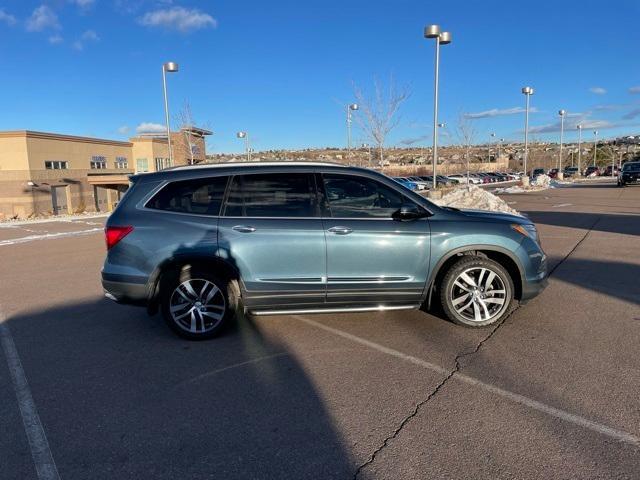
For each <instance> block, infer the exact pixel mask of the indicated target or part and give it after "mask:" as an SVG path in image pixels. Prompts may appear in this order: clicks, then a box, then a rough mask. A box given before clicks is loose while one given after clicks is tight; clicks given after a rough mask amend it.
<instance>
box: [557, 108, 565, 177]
mask: <svg viewBox="0 0 640 480" xmlns="http://www.w3.org/2000/svg"><path fill="white" fill-rule="evenodd" d="M566 114H567V112H566V111H565V110H558V115H560V153H559V154H558V174H560V172H561V171H562V141H563V140H564V116H565V115H566Z"/></svg>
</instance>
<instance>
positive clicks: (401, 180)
mask: <svg viewBox="0 0 640 480" xmlns="http://www.w3.org/2000/svg"><path fill="white" fill-rule="evenodd" d="M393 179H394V180H395V181H396V182H398V183H399V184H400V185H402V186H403V187H406V188H408V189H409V190H411V191H416V190H418V184H417V183H416V182H412V181H411V180H409V179H407V178H404V177H393Z"/></svg>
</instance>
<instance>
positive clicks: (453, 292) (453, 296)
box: [440, 255, 514, 327]
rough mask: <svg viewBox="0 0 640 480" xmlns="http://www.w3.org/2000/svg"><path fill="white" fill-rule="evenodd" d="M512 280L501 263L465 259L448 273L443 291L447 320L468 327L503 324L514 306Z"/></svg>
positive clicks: (475, 258)
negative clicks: (501, 322)
mask: <svg viewBox="0 0 640 480" xmlns="http://www.w3.org/2000/svg"><path fill="white" fill-rule="evenodd" d="M513 292H514V287H513V280H512V279H511V276H510V275H509V273H508V272H507V270H506V269H505V268H504V267H503V266H502V265H500V264H499V263H498V262H496V261H494V260H491V259H489V258H485V257H479V256H471V255H468V256H467V255H465V256H463V257H461V259H460V260H458V261H457V262H456V263H454V264H453V265H452V266H451V268H450V269H449V270H448V271H447V273H446V274H445V276H444V278H443V279H442V284H441V288H440V300H441V302H442V308H443V310H444V313H445V314H446V316H447V317H448V318H449V319H450V320H451V321H453V322H455V323H457V324H459V325H464V326H467V327H484V326H487V325H491V324H494V323H496V322H499V321H500V320H502V319H503V318H504V317H505V316H506V315H508V314H509V312H510V311H511V309H512V306H513V303H514V302H513Z"/></svg>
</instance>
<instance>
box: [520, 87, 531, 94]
mask: <svg viewBox="0 0 640 480" xmlns="http://www.w3.org/2000/svg"><path fill="white" fill-rule="evenodd" d="M522 93H524V94H525V95H533V87H522Z"/></svg>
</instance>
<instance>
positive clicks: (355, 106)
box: [349, 103, 360, 110]
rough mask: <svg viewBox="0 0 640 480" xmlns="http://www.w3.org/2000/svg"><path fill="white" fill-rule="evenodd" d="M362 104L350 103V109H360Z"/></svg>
mask: <svg viewBox="0 0 640 480" xmlns="http://www.w3.org/2000/svg"><path fill="white" fill-rule="evenodd" d="M359 108H360V106H359V105H358V104H357V103H352V104H351V105H349V110H358V109H359Z"/></svg>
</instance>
